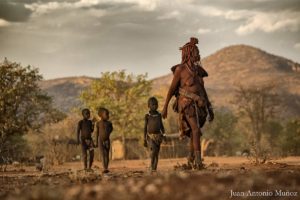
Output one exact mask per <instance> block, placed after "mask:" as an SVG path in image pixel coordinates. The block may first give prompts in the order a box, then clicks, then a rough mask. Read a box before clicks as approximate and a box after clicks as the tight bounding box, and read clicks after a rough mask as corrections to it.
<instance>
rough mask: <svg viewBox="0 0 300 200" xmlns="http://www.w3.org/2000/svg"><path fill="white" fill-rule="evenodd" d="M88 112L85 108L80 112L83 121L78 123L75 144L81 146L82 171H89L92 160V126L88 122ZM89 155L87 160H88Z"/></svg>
mask: <svg viewBox="0 0 300 200" xmlns="http://www.w3.org/2000/svg"><path fill="white" fill-rule="evenodd" d="M90 115H91V113H90V110H89V109H87V108H85V109H83V110H82V117H83V119H82V120H80V121H79V122H78V126H77V143H78V145H79V144H81V149H82V159H83V164H84V170H87V171H90V170H91V167H92V164H93V160H94V143H93V139H92V133H93V131H94V124H93V122H92V120H90ZM88 155H89V159H88Z"/></svg>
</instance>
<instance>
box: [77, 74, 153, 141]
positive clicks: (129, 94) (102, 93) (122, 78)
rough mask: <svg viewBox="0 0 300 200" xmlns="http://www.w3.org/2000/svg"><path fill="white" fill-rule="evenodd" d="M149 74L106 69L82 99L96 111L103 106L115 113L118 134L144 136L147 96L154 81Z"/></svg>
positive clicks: (82, 95)
mask: <svg viewBox="0 0 300 200" xmlns="http://www.w3.org/2000/svg"><path fill="white" fill-rule="evenodd" d="M146 77H147V75H137V76H136V75H133V74H126V72H125V71H124V70H123V71H118V72H105V73H102V75H101V77H100V78H99V79H96V80H94V81H93V82H92V84H91V86H90V87H88V88H87V89H86V90H85V91H83V93H82V94H81V100H82V101H83V103H84V104H85V106H87V107H88V108H90V109H91V110H92V111H94V113H97V109H98V108H99V107H105V108H107V109H108V110H109V111H110V113H111V120H112V121H113V126H114V133H115V134H114V135H115V136H116V135H117V136H122V138H123V139H125V137H128V136H139V135H140V136H142V133H143V124H144V116H145V113H146V112H147V100H148V98H149V97H150V91H151V81H148V80H146Z"/></svg>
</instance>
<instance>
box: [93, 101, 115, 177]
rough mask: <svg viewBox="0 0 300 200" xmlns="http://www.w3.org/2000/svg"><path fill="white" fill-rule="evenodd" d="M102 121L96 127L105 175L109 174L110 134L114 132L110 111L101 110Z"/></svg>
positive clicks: (99, 112)
mask: <svg viewBox="0 0 300 200" xmlns="http://www.w3.org/2000/svg"><path fill="white" fill-rule="evenodd" d="M98 115H99V117H100V121H98V122H97V125H96V137H97V144H98V147H99V149H100V156H101V158H102V165H103V173H108V172H109V170H108V163H109V150H110V139H109V137H110V134H111V132H112V131H113V126H112V123H111V122H110V121H108V120H109V111H108V110H107V109H106V108H102V107H101V108H99V110H98Z"/></svg>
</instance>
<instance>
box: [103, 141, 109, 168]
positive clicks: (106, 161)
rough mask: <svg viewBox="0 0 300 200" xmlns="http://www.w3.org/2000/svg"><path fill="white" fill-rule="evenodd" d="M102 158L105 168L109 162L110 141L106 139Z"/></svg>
mask: <svg viewBox="0 0 300 200" xmlns="http://www.w3.org/2000/svg"><path fill="white" fill-rule="evenodd" d="M104 146H105V147H104V158H105V162H104V164H105V169H106V170H107V169H108V164H109V150H110V141H109V140H108V141H106V142H105V145H104Z"/></svg>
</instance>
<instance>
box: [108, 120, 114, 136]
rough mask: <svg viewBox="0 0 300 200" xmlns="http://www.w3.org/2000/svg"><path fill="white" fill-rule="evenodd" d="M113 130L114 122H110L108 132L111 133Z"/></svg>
mask: <svg viewBox="0 0 300 200" xmlns="http://www.w3.org/2000/svg"><path fill="white" fill-rule="evenodd" d="M113 130H114V127H113V125H112V123H111V122H109V124H108V134H109V135H110V134H111V132H113Z"/></svg>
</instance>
